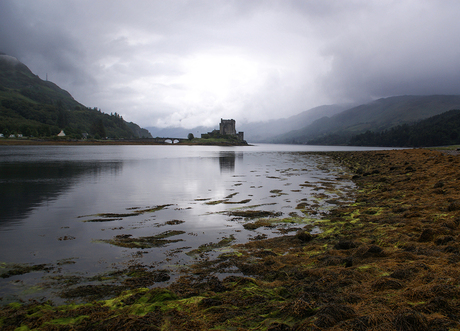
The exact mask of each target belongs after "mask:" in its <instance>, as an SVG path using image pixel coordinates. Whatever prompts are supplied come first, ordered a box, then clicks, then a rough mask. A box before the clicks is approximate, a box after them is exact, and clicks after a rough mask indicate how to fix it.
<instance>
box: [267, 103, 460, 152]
mask: <svg viewBox="0 0 460 331" xmlns="http://www.w3.org/2000/svg"><path fill="white" fill-rule="evenodd" d="M451 109H460V96H459V95H429V96H413V95H412V96H411V95H409V96H395V97H389V98H382V99H378V100H375V101H373V102H370V103H367V104H363V105H360V106H357V107H353V108H351V109H348V110H345V111H343V112H341V113H338V114H336V115H333V116H331V117H323V118H320V119H318V120H316V121H314V122H313V123H312V124H310V125H307V126H305V127H303V128H302V129H299V130H295V131H290V132H287V133H285V134H283V135H279V136H277V137H275V138H273V139H271V140H270V142H273V143H300V144H344V143H346V141H347V139H348V138H350V137H351V136H352V135H357V134H359V133H363V132H366V131H367V130H372V131H377V132H378V131H382V130H386V129H389V128H392V127H395V126H397V125H400V124H404V123H414V122H416V121H419V120H422V119H425V118H428V117H431V116H435V115H439V114H442V113H444V112H446V111H449V110H451Z"/></svg>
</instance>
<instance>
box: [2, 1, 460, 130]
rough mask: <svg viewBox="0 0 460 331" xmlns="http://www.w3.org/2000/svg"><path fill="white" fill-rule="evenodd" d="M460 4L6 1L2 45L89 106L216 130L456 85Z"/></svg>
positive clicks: (457, 90) (452, 90)
mask: <svg viewBox="0 0 460 331" xmlns="http://www.w3.org/2000/svg"><path fill="white" fill-rule="evenodd" d="M459 12H460V2H459V1H439V0H417V1H416V0H400V1H381V0H354V1H334V0H311V1H297V0H282V1H281V0H280V1H270V0H267V1H248V0H232V1H228V0H194V1H186V0H168V1H164V0H132V1H130V2H128V1H124V0H123V1H122V0H112V1H110V6H108V5H107V4H106V2H105V1H81V0H66V1H62V0H47V1H36V0H1V1H0V31H2V33H0V52H4V53H6V54H8V55H11V56H14V57H17V58H18V59H19V60H20V61H22V62H24V63H25V64H26V65H27V66H29V68H30V69H31V70H32V71H33V72H34V73H35V74H37V75H39V76H40V77H45V75H46V74H48V75H49V77H50V80H51V81H53V82H55V83H56V84H58V85H59V86H60V87H62V88H64V89H66V90H67V91H69V92H70V93H71V94H72V95H73V96H74V97H75V99H77V100H78V101H80V102H81V103H83V104H85V105H86V106H89V107H98V108H101V109H102V111H104V112H107V113H111V112H117V113H118V114H120V115H122V116H123V118H124V119H126V120H128V121H133V122H136V123H138V124H139V125H141V126H143V127H148V126H160V127H165V126H182V127H187V128H192V127H194V126H198V125H206V126H214V125H216V124H217V123H218V122H219V120H220V118H221V117H222V118H234V119H235V120H236V121H237V122H239V123H241V122H252V121H260V120H266V119H275V118H281V117H288V116H292V115H296V114H298V113H300V112H302V111H305V110H308V109H309V108H312V107H316V106H319V105H322V104H331V103H341V102H363V101H370V100H371V99H372V98H379V97H387V96H392V95H401V94H460V83H459V82H460V69H459V68H460V57H459V56H458V54H459V49H460V42H459V41H460V40H457V39H459V38H458V37H457V36H458V35H459V33H458V32H459V31H460V20H458V17H457V16H458V15H457V13H459Z"/></svg>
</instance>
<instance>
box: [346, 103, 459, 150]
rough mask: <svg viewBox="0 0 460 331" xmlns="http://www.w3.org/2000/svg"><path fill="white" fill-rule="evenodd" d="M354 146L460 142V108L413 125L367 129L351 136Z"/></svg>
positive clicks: (400, 145) (428, 144) (409, 145)
mask: <svg viewBox="0 0 460 331" xmlns="http://www.w3.org/2000/svg"><path fill="white" fill-rule="evenodd" d="M349 144H350V145H352V146H386V147H392V146H398V147H422V146H443V145H457V144H460V110H458V109H456V110H450V111H448V112H445V113H443V114H441V115H437V116H433V117H430V118H428V119H426V120H422V121H420V122H418V123H415V124H413V125H409V124H403V125H398V126H397V127H394V128H391V129H389V130H384V131H382V132H372V131H367V132H365V133H362V134H359V135H356V136H353V137H351V139H350V142H349Z"/></svg>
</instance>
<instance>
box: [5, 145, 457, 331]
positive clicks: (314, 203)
mask: <svg viewBox="0 0 460 331" xmlns="http://www.w3.org/2000/svg"><path fill="white" fill-rule="evenodd" d="M324 154H326V155H328V156H329V157H331V158H333V159H335V160H336V161H337V162H340V163H341V164H342V165H344V166H346V167H348V168H349V169H350V170H351V171H352V172H353V173H354V176H353V181H354V182H355V184H356V185H357V191H358V193H357V197H356V201H355V202H354V203H348V204H347V203H343V202H341V200H340V199H337V200H336V201H335V203H334V204H333V205H334V207H333V208H332V209H330V210H329V212H328V213H323V212H322V210H321V209H319V211H318V206H321V203H322V201H323V200H324V199H328V198H327V197H325V196H323V195H320V194H318V195H317V196H312V198H311V199H310V198H309V199H308V200H307V201H299V202H298V204H297V212H296V213H295V214H296V215H294V213H292V215H290V216H291V217H293V218H295V217H297V218H299V219H302V217H304V216H305V217H307V214H308V215H310V214H311V211H310V209H311V210H315V208H316V210H317V212H318V214H319V216H318V217H317V218H314V219H315V221H314V222H309V223H307V224H306V225H305V224H302V223H301V222H300V223H297V224H296V226H295V231H292V232H291V231H289V232H287V233H286V235H281V236H277V237H274V238H267V239H263V238H259V239H255V240H250V241H249V242H247V243H244V244H236V245H233V246H232V250H229V251H222V252H221V253H220V254H218V255H217V256H215V257H213V258H209V257H205V258H202V259H198V260H197V261H196V262H195V263H194V264H192V265H191V266H189V267H188V268H187V269H186V270H184V271H183V272H182V276H180V277H179V278H178V279H176V280H175V281H174V282H172V284H170V285H168V286H164V287H158V285H159V284H161V282H162V280H165V279H168V277H169V274H168V272H166V271H161V270H156V269H155V268H154V267H153V266H142V265H138V266H135V267H131V268H128V269H126V270H123V271H120V272H123V273H124V274H123V275H124V277H125V280H124V281H123V283H121V284H120V285H118V287H114V286H113V285H110V284H103V285H104V286H102V285H101V286H100V287H94V286H86V285H85V284H81V285H79V286H78V287H77V289H78V290H77V291H75V290H69V289H66V288H63V293H64V294H65V295H67V296H68V297H69V298H78V297H80V298H81V297H84V298H86V299H87V302H86V303H78V304H77V303H73V304H71V303H69V304H67V305H63V306H54V305H52V304H51V303H50V302H45V301H44V302H28V303H26V302H23V303H11V304H9V305H5V306H3V307H1V309H0V328H1V329H2V330H15V329H16V328H19V327H21V329H22V330H32V329H38V328H39V329H44V330H55V329H69V330H88V329H120V330H121V329H139V330H140V329H142V330H210V329H212V330H271V331H274V330H385V331H390V330H398V331H399V330H459V329H460V324H459V322H458V321H459V320H460V244H459V240H460V227H459V226H460V194H459V188H460V185H459V184H460V183H459V181H460V157H458V156H455V155H446V154H443V153H441V152H435V151H428V150H399V151H372V152H329V153H324ZM337 180H340V178H338V179H337ZM305 185H309V183H305ZM321 186H322V187H323V189H326V188H327V189H331V190H333V186H330V185H329V184H328V182H327V181H323V182H322V184H321ZM279 193H281V192H272V194H279ZM241 211H244V212H247V213H246V214H232V215H231V217H234V218H237V219H239V220H240V221H242V222H244V224H247V227H249V230H250V229H251V226H252V227H254V228H256V227H258V226H259V225H260V226H261V227H269V226H271V224H272V223H271V222H270V221H271V220H273V219H276V218H280V217H279V215H263V214H260V213H259V212H263V211H262V210H244V209H242V210H238V212H241ZM232 212H233V211H232ZM254 212H257V213H259V214H258V215H257V216H255V213H254ZM274 213H276V211H275V212H274ZM297 213H298V214H297ZM301 214H302V215H301ZM229 216H230V215H229ZM253 216H254V217H253ZM310 216H311V215H310ZM108 217H109V216H108ZM110 217H112V216H110ZM281 219H282V218H281ZM250 224H252V225H250ZM315 228H319V229H320V231H315V230H314V229H315ZM120 239H123V238H120ZM126 239H129V238H126ZM137 239H139V238H137ZM158 239H164V238H158ZM224 239H225V240H224ZM224 239H223V241H222V242H219V243H217V244H212V243H210V244H209V245H208V246H209V247H212V248H215V247H217V246H219V247H228V246H229V245H231V244H232V240H231V239H232V238H231V237H227V238H224ZM202 249H203V251H206V249H207V248H206V245H203V247H202ZM195 254H197V255H198V256H199V254H200V252H199V251H197V252H195ZM19 271H20V269H18V272H19ZM106 277H108V278H110V276H109V275H106ZM70 281H71V280H70V279H69V282H70ZM156 283H158V284H156ZM72 289H75V287H72ZM92 295H95V296H92ZM101 298H102V299H103V300H102V299H101ZM91 300H94V301H91ZM97 300H99V301H97Z"/></svg>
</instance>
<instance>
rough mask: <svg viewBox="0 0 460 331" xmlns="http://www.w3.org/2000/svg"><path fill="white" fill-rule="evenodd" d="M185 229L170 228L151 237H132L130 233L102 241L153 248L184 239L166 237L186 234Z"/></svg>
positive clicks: (116, 244)
mask: <svg viewBox="0 0 460 331" xmlns="http://www.w3.org/2000/svg"><path fill="white" fill-rule="evenodd" d="M184 233H185V231H177V230H169V231H165V232H162V233H160V234H157V235H155V236H149V237H137V238H136V237H132V235H129V234H122V235H117V236H115V237H114V238H112V239H101V240H100V241H101V242H104V243H108V244H111V245H114V246H119V247H126V248H140V249H146V248H153V247H162V246H167V245H168V244H170V243H175V242H179V241H183V240H182V239H166V238H169V237H173V236H178V235H181V234H184Z"/></svg>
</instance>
